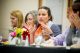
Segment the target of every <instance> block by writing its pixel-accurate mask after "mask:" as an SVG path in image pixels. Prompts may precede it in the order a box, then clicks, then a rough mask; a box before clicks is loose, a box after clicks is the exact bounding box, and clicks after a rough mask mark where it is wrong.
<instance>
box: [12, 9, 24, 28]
mask: <svg viewBox="0 0 80 53" xmlns="http://www.w3.org/2000/svg"><path fill="white" fill-rule="evenodd" d="M11 15H12V16H14V17H16V18H18V23H17V24H18V25H17V27H18V28H21V27H22V23H23V14H22V12H21V11H19V10H14V11H12V12H11Z"/></svg>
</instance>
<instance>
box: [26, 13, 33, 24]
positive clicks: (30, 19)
mask: <svg viewBox="0 0 80 53" xmlns="http://www.w3.org/2000/svg"><path fill="white" fill-rule="evenodd" d="M27 23H28V24H32V23H34V19H33V15H32V14H29V15H28V16H27Z"/></svg>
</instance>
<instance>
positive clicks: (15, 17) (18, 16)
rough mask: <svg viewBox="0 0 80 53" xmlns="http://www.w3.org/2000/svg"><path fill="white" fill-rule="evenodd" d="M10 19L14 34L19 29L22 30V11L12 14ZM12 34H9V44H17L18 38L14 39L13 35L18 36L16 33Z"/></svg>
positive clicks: (15, 11)
mask: <svg viewBox="0 0 80 53" xmlns="http://www.w3.org/2000/svg"><path fill="white" fill-rule="evenodd" d="M10 18H11V24H12V28H13V30H12V32H14V31H16V29H17V28H20V29H22V23H23V14H22V12H21V11H20V10H14V11H12V12H11V13H10ZM12 32H11V33H10V34H9V38H8V41H9V44H14V45H15V44H16V40H17V38H16V37H13V36H12V35H16V33H12Z"/></svg>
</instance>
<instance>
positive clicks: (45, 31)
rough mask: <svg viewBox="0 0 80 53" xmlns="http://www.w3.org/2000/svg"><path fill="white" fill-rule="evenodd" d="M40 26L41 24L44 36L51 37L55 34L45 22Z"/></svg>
mask: <svg viewBox="0 0 80 53" xmlns="http://www.w3.org/2000/svg"><path fill="white" fill-rule="evenodd" d="M40 24H41V27H42V33H43V35H44V34H45V35H49V34H52V33H53V32H52V30H51V29H50V28H49V27H48V25H47V24H45V23H43V22H40Z"/></svg>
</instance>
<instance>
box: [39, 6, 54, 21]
mask: <svg viewBox="0 0 80 53" xmlns="http://www.w3.org/2000/svg"><path fill="white" fill-rule="evenodd" d="M39 9H45V10H47V13H48V16H50V19H49V20H51V21H52V20H53V18H52V15H51V10H50V8H48V7H46V6H42V7H40V8H39ZM39 9H38V10H39Z"/></svg>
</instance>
